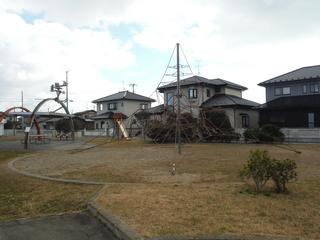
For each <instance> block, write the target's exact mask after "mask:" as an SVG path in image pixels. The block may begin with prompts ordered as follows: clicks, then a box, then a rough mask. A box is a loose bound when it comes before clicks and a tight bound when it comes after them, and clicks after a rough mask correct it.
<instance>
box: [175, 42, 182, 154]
mask: <svg viewBox="0 0 320 240" xmlns="http://www.w3.org/2000/svg"><path fill="white" fill-rule="evenodd" d="M179 45H180V44H179V43H177V105H178V106H177V118H176V128H177V129H176V132H177V147H178V153H179V154H181V106H180V97H181V93H180V58H179Z"/></svg>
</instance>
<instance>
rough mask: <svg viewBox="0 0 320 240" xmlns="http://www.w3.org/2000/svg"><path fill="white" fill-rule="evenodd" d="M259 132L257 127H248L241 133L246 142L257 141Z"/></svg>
mask: <svg viewBox="0 0 320 240" xmlns="http://www.w3.org/2000/svg"><path fill="white" fill-rule="evenodd" d="M259 134H260V129H259V128H248V129H246V131H245V132H244V133H243V136H244V139H245V141H246V142H248V141H253V142H259V141H260V140H259Z"/></svg>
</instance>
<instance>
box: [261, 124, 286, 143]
mask: <svg viewBox="0 0 320 240" xmlns="http://www.w3.org/2000/svg"><path fill="white" fill-rule="evenodd" d="M259 138H260V141H261V142H283V140H284V135H283V133H282V132H281V131H280V128H279V127H277V126H275V125H272V124H267V125H264V126H262V127H261V130H260V135H259Z"/></svg>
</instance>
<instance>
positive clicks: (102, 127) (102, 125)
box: [100, 121, 104, 129]
mask: <svg viewBox="0 0 320 240" xmlns="http://www.w3.org/2000/svg"><path fill="white" fill-rule="evenodd" d="M100 126H101V127H100V128H101V129H104V121H102V122H101V123H100Z"/></svg>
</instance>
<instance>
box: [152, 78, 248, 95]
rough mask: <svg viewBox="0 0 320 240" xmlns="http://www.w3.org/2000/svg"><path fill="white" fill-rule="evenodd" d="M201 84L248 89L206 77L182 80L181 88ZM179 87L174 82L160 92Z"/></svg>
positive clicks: (159, 88)
mask: <svg viewBox="0 0 320 240" xmlns="http://www.w3.org/2000/svg"><path fill="white" fill-rule="evenodd" d="M200 83H204V84H208V85H213V86H228V87H231V88H236V89H241V90H247V88H246V87H244V86H241V85H238V84H235V83H233V82H229V81H226V80H223V79H220V78H216V79H207V78H204V77H200V76H192V77H189V78H186V79H182V80H181V81H180V84H181V86H188V85H194V84H200ZM176 86H177V82H172V83H169V84H166V85H164V86H161V87H158V90H160V92H161V91H163V90H165V89H168V88H174V87H176Z"/></svg>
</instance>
